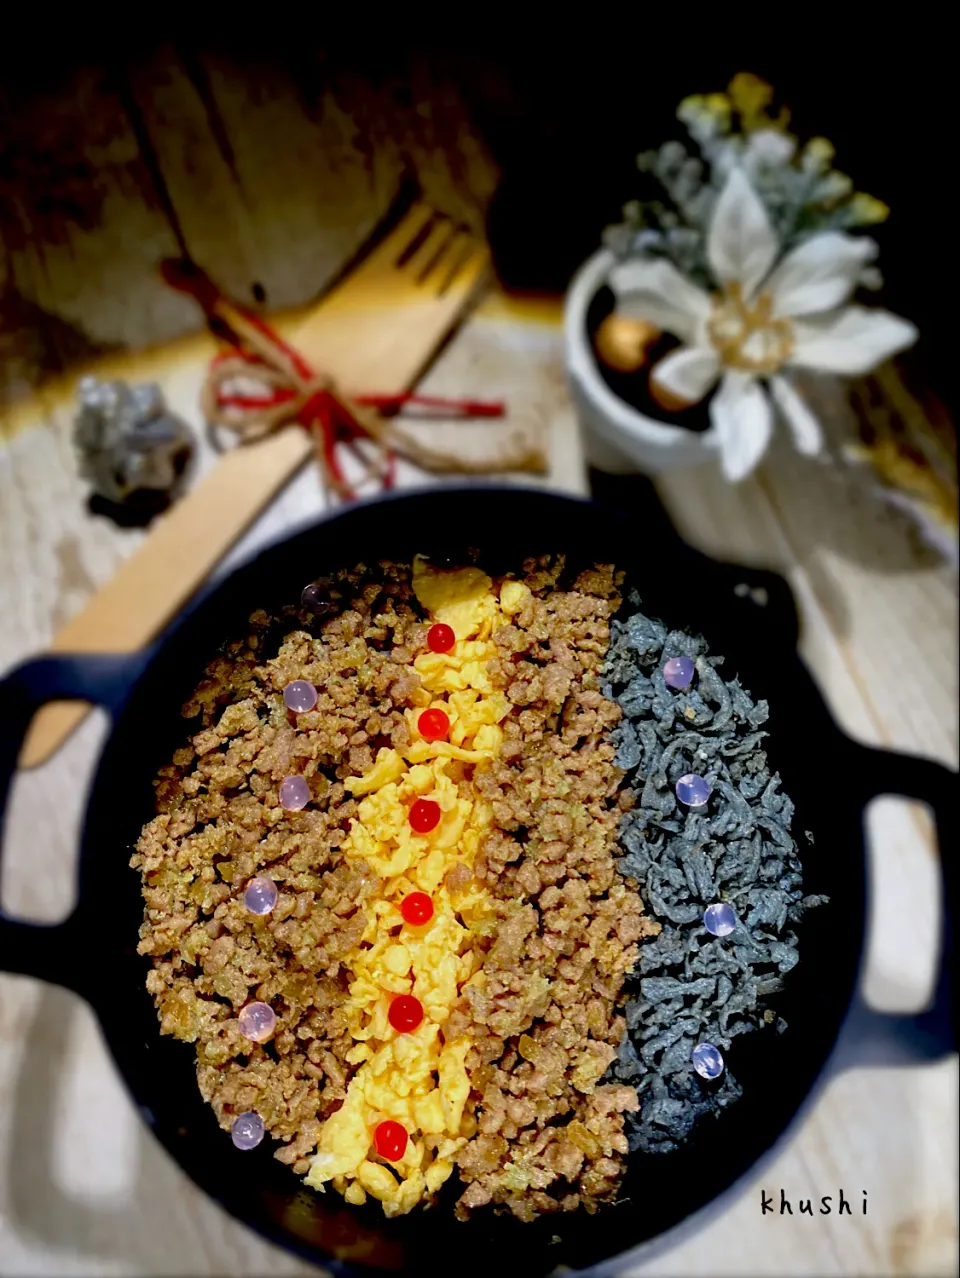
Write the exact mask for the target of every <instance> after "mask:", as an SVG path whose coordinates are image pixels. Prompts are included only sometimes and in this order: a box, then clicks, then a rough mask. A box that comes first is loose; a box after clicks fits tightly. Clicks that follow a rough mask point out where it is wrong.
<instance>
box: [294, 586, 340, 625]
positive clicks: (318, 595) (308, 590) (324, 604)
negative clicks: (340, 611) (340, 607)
mask: <svg viewBox="0 0 960 1278" xmlns="http://www.w3.org/2000/svg"><path fill="white" fill-rule="evenodd" d="M300 607H301V608H306V610H307V611H308V612H312V613H314V614H315V615H316V616H318V617H322V616H324V615H325V614H326V613H329V612H336V610H337V605H336V604H335V603H334V601H333V600H332V599H331V597H330V591H329V590H326V589H325V588H324V587H323V586H317V585H315V584H314V583H312V582H311V584H310V585H309V586H304V588H303V590H302V591H301V592H300Z"/></svg>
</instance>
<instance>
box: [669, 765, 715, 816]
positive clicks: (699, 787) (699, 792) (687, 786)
mask: <svg viewBox="0 0 960 1278" xmlns="http://www.w3.org/2000/svg"><path fill="white" fill-rule="evenodd" d="M674 789H675V790H676V792H677V798H678V799H679V800H680V802H681V803H685V804H686V805H687V807H688V808H702V807H703V805H704V804H705V803H706V801H707V800H708V799H709V798H710V786H709V783H708V782H706V781H705V780H704V779H703V777H698V776H697V774H696V773H695V772H688V773H686V774H685V775H684V776H682V777H681V778H680V780H679V781H678V782H677V784H676V786H675V787H674Z"/></svg>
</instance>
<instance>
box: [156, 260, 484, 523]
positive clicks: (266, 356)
mask: <svg viewBox="0 0 960 1278" xmlns="http://www.w3.org/2000/svg"><path fill="white" fill-rule="evenodd" d="M161 272H162V274H163V278H164V280H165V281H166V283H167V284H168V285H169V286H170V287H171V288H174V289H176V290H177V291H178V292H182V293H187V294H188V295H189V296H191V297H193V298H194V300H195V301H196V302H197V303H198V304H199V305H200V306H201V307H202V309H203V311H204V314H205V315H206V317H207V323H208V326H209V327H210V329H211V331H212V332H213V333H214V335H215V336H216V337H217V339H218V340H220V341H222V342H226V344H227V347H228V349H227V350H224V351H222V352H220V353H219V354H218V355H216V356H214V358H213V360H212V361H211V371H212V370H214V369H216V367H217V366H218V365H219V364H222V363H223V362H224V361H226V360H234V361H235V360H237V359H239V360H242V361H243V363H244V364H245V365H246V366H247V367H248V368H249V370H250V375H251V378H252V379H254V380H256V379H257V374H258V372H260V373H262V374H264V376H263V380H264V381H265V382H267V384H268V385H269V386H270V389H269V391H267V392H266V393H264V394H255V395H241V394H230V393H228V392H227V391H225V390H224V387H223V384H222V383H221V382H217V384H216V386H215V391H214V397H213V402H214V404H215V406H216V408H218V409H233V410H234V411H235V412H239V413H240V414H243V413H247V414H250V416H251V418H252V419H254V418H255V417H256V415H257V413H262V412H263V411H264V410H267V409H272V408H277V407H280V406H281V405H283V404H285V403H289V402H291V401H294V400H298V399H300V398H302V396H303V393H304V389H305V388H307V389H309V387H310V386H311V385H313V384H318V383H319V385H317V389H316V390H315V392H314V393H313V394H311V395H309V397H308V398H307V399H306V400H305V401H304V403H303V404H302V405H301V407H300V408H299V410H298V411H297V413H296V414H295V416H294V417H291V418H289V419H288V420H295V421H298V422H299V423H300V424H301V425H302V426H304V427H305V428H306V429H308V430H310V431H311V432H312V433H313V434H314V435H315V436H316V437H317V443H318V450H319V452H320V455H321V457H322V460H323V464H324V468H325V469H326V471H327V473H328V476H329V478H330V480H331V481H332V483H333V485H334V487H335V488H336V489H337V491H338V492H339V493H340V494H341V496H343V497H344V498H346V499H350V498H353V497H355V496H356V494H355V492H354V490H353V489H352V488H351V487H350V485H349V484H348V483H347V481H346V478H345V476H344V473H343V470H342V468H341V466H340V462H339V459H338V457H337V445H338V444H344V445H346V446H347V447H349V448H351V449H352V450H353V451H354V452H355V453H358V452H359V450H358V449H357V443H358V441H359V440H361V439H374V440H375V442H377V443H378V444H379V441H376V439H375V436H373V435H372V434H371V431H370V430H368V429H367V427H366V426H365V425H364V424H363V422H362V421H361V420H360V419H359V417H358V416H357V415H356V414H355V413H353V412H351V410H350V407H349V404H348V403H346V402H345V401H344V399H343V398H341V397H340V396H339V395H337V394H336V393H335V392H334V390H333V389H331V388H330V386H325V385H323V379H322V378H320V376H319V375H318V373H317V372H316V370H315V369H314V368H313V367H312V366H311V365H310V364H309V362H308V361H307V360H306V359H304V357H303V355H301V354H300V352H299V351H298V350H297V349H296V347H294V346H291V345H290V343H289V342H286V341H284V339H283V338H282V337H281V336H280V335H279V334H278V333H277V332H276V331H275V330H274V329H273V328H272V327H271V326H270V325H269V324H268V323H266V321H265V320H263V319H261V318H260V316H258V315H255V314H254V313H253V312H252V311H249V310H247V309H246V308H245V307H243V306H240V305H238V304H237V303H236V302H233V301H231V300H229V299H228V298H226V297H225V296H224V295H223V294H222V293H221V292H220V290H219V289H218V288H217V287H216V285H215V284H214V283H213V282H212V281H211V280H210V278H209V276H207V275H206V274H204V272H203V271H201V270H200V269H199V268H198V267H197V266H195V265H194V264H193V263H189V262H182V261H179V262H178V261H167V262H164V263H163V265H162V267H161ZM269 374H272V378H271V377H270V376H268V375H269ZM277 377H281V378H284V379H286V380H287V381H288V382H289V383H290V384H289V385H275V384H274V382H275V380H276V378H277ZM351 400H352V402H354V403H356V404H357V405H360V406H363V407H365V408H371V409H374V410H376V411H377V412H378V413H382V414H384V415H386V414H392V413H397V412H398V411H399V410H400V409H401V408H403V407H405V406H406V405H418V406H420V407H422V408H427V409H430V410H434V411H442V412H443V413H444V414H445V415H448V416H449V415H453V416H456V417H459V418H466V417H502V416H503V413H504V405H503V404H502V403H498V402H497V403H491V402H487V401H484V400H475V399H444V398H442V397H440V396H436V395H417V394H413V393H409V392H405V393H402V394H395V395H355V396H352V397H351ZM233 428H234V429H236V430H238V432H239V433H241V434H242V433H243V424H242V422H234V423H233ZM368 470H371V473H372V468H370V467H369V466H368ZM395 472H396V456H395V453H394V451H393V450H392V449H389V448H387V449H385V450H384V467H383V470H382V471H381V472H380V479H381V482H382V484H383V486H384V488H390V487H392V486H393V482H394V479H395Z"/></svg>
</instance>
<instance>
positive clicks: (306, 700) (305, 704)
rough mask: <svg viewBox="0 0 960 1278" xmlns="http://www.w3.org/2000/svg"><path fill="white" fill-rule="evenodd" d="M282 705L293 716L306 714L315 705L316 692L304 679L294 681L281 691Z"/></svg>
mask: <svg viewBox="0 0 960 1278" xmlns="http://www.w3.org/2000/svg"><path fill="white" fill-rule="evenodd" d="M283 703H284V705H285V706H286V707H287V709H288V710H292V711H293V712H294V714H306V712H307V711H308V710H312V709H313V707H314V706H315V705H316V704H317V690H316V688H315V687H314V686H313V684H312V683H307V681H306V679H294V680H293V681H292V683H288V684H287V686H286V687H285V688H284V690H283Z"/></svg>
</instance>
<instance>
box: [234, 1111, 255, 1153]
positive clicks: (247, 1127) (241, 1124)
mask: <svg viewBox="0 0 960 1278" xmlns="http://www.w3.org/2000/svg"><path fill="white" fill-rule="evenodd" d="M230 1137H231V1139H232V1141H233V1143H234V1144H235V1145H236V1147H237V1149H256V1147H257V1146H258V1145H259V1144H260V1142H261V1141H262V1140H263V1119H262V1118H261V1117H260V1115H259V1114H256V1113H254V1111H253V1110H250V1112H249V1113H247V1114H238V1115H237V1117H236V1118H235V1119H234V1120H233V1126H232V1127H231V1128H230Z"/></svg>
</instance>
